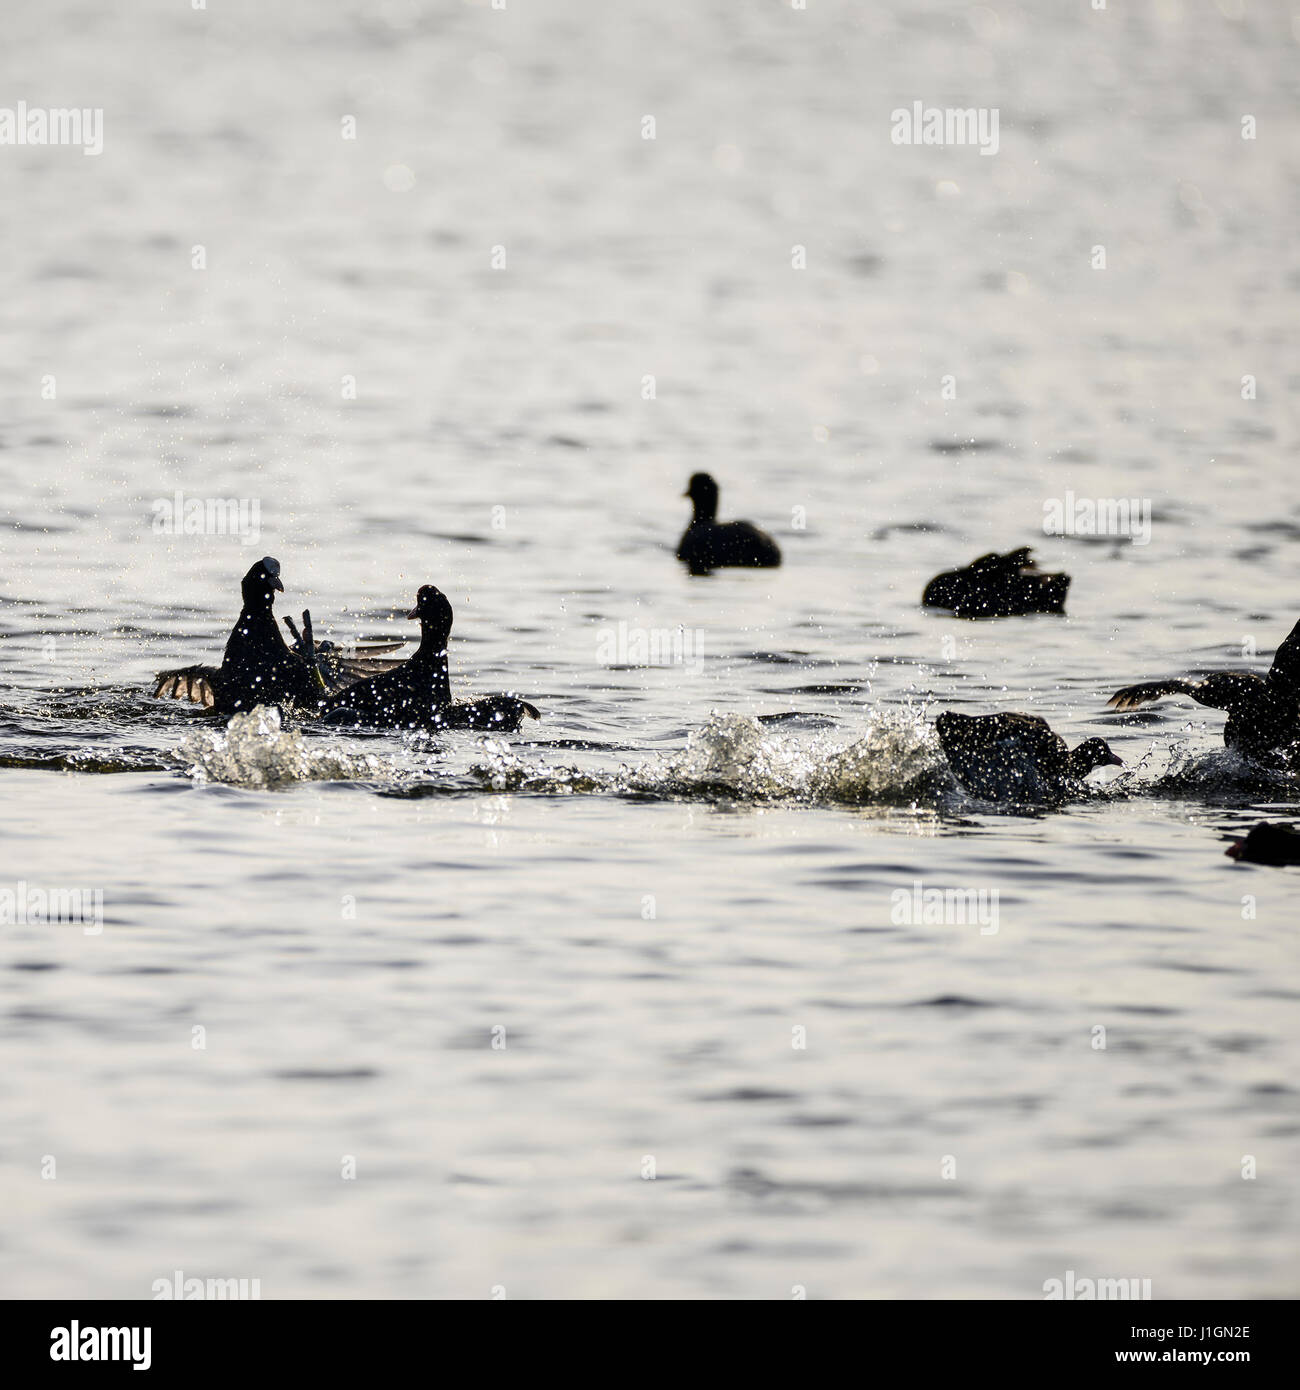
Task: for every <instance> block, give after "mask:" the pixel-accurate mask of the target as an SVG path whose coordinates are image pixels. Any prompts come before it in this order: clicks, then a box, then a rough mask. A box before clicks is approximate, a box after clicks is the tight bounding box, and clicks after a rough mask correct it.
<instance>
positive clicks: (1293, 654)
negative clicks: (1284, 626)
mask: <svg viewBox="0 0 1300 1390" xmlns="http://www.w3.org/2000/svg"><path fill="white" fill-rule="evenodd" d="M1267 679H1268V683H1269V685H1271V686H1275V687H1277V688H1279V689H1281V690H1284V691H1286V692H1287V694H1289V695H1296V694H1300V623H1296V625H1295V626H1294V627H1293V628H1292V629H1291V631H1290V633H1289V635H1288V636H1287V639H1286V641H1285V642H1283V643H1282V645H1281V646H1280V647H1279V648H1278V649H1277V651H1276V652H1275V653H1274V655H1273V664H1272V666H1270V667H1269V671H1268V677H1267Z"/></svg>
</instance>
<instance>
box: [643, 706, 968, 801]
mask: <svg viewBox="0 0 1300 1390" xmlns="http://www.w3.org/2000/svg"><path fill="white" fill-rule="evenodd" d="M620 781H621V783H622V785H623V786H624V787H625V788H626V789H628V790H632V791H639V792H651V793H657V794H659V795H661V796H685V797H704V798H707V799H718V798H728V799H732V800H741V801H786V800H795V801H804V802H809V803H833V804H839V805H850V806H862V805H908V804H912V803H915V802H918V801H921V802H926V801H930V802H932V801H937V800H939V799H940V798H941V797H943V796H945V795H946V794H948V793H950V792H951V791H952V790H953V787H954V782H953V778H952V774H951V773H950V772H949V771H948V767H947V763H946V762H945V761H944V757H943V754H942V751H941V750H940V748H939V742H938V738H937V737H936V735H935V733H934V729H933V727H932V726H930V725H929V724H927V723H926V722H925V721H924V719H923V717H922V715H921V714H920V712H918V711H915V710H907V709H904V710H883V709H877V710H872V711H869V712H868V724H867V728H866V731H865V732H864V733H862V734H861V735H859V737H857V738H855V739H854V740H853V741H852V742H851V743H847V744H845V743H842V742H836V741H835V740H834V739H833V738H831V737H830V736H828V735H824V734H823V735H816V736H814V737H813V738H811V739H808V738H801V737H799V736H798V735H794V734H789V733H777V732H774V731H773V730H771V729H769V728H765V727H764V726H763V725H762V724H760V723H759V722H758V720H756V719H752V718H749V717H748V716H745V715H740V714H721V715H719V714H715V715H713V716H712V717H711V718H710V719H709V721H708V723H706V724H705V725H704V726H703V727H702V728H700V729H696V730H694V731H693V732H692V733H691V734H690V735H689V737H688V739H687V743H686V747H685V749H684V750H682V751H681V752H680V753H671V754H666V755H660V756H659V757H657V758H654V759H651V760H650V761H648V762H646V763H643V764H642V765H641V766H640V767H637V768H632V769H627V770H625V771H624V773H623V774H622V776H621V778H620Z"/></svg>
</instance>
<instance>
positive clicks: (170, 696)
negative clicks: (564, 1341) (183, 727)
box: [153, 666, 220, 709]
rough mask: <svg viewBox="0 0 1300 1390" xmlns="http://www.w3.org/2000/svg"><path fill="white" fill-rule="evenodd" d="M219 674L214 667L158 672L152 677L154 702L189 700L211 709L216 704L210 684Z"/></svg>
mask: <svg viewBox="0 0 1300 1390" xmlns="http://www.w3.org/2000/svg"><path fill="white" fill-rule="evenodd" d="M219 674H220V673H219V672H218V670H217V668H216V667H215V666H182V667H181V668H180V669H179V670H175V671H159V672H158V674H157V675H156V676H155V677H154V687H153V696H154V699H155V700H189V701H190V703H191V704H195V705H202V706H203V707H204V708H205V709H211V708H212V707H213V706H214V705H215V704H216V703H217V696H216V692H215V690H213V688H212V682H213V681H214V680H215V679H216V678H217V676H218V675H219Z"/></svg>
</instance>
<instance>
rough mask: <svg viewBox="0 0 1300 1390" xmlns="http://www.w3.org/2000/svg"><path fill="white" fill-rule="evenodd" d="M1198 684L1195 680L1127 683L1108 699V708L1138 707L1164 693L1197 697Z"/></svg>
mask: <svg viewBox="0 0 1300 1390" xmlns="http://www.w3.org/2000/svg"><path fill="white" fill-rule="evenodd" d="M1196 690H1197V687H1196V684H1195V683H1194V682H1193V681H1177V680H1175V681H1148V682H1147V683H1146V684H1145V685H1126V686H1125V687H1124V689H1123V690H1117V691H1116V692H1115V693H1114V694H1113V695H1112V696H1111V697H1110V699H1109V700H1107V701H1106V706H1107V708H1108V709H1137V708H1138V706H1139V705H1145V704H1148V703H1150V701H1152V700H1158V699H1160V697H1161V696H1162V695H1189V696H1190V697H1191V698H1192V699H1193V700H1195V699H1196V697H1197V696H1196Z"/></svg>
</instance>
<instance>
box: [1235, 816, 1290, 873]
mask: <svg viewBox="0 0 1300 1390" xmlns="http://www.w3.org/2000/svg"><path fill="white" fill-rule="evenodd" d="M1224 853H1225V854H1228V855H1231V856H1232V858H1233V859H1236V860H1239V861H1241V862H1242V863H1246V864H1274V865H1278V866H1281V865H1284V864H1300V830H1297V829H1296V828H1295V826H1293V825H1287V824H1285V823H1283V822H1282V821H1266V820H1262V821H1260V823H1259V824H1258V825H1254V826H1252V827H1251V829H1250V833H1249V834H1248V835H1247V836H1246V838H1245V839H1244V840H1238V841H1237V842H1236V843H1235V844H1232V845H1229V846H1228V848H1227V849H1226V850H1224Z"/></svg>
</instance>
